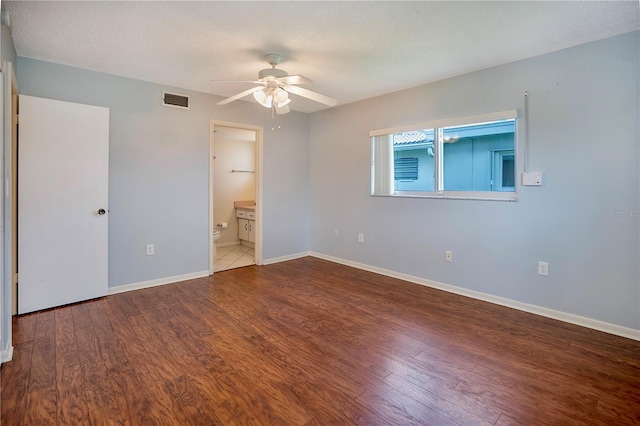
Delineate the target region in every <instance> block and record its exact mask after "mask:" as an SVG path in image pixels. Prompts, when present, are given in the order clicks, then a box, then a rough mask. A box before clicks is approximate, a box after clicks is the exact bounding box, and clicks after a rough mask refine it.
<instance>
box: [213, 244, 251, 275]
mask: <svg viewBox="0 0 640 426" xmlns="http://www.w3.org/2000/svg"><path fill="white" fill-rule="evenodd" d="M255 263H256V262H255V253H254V250H253V249H252V248H251V247H247V246H243V245H237V246H227V247H217V248H216V257H214V258H213V271H214V272H220V271H226V270H227V269H233V268H240V267H242V266H249V265H253V264H255Z"/></svg>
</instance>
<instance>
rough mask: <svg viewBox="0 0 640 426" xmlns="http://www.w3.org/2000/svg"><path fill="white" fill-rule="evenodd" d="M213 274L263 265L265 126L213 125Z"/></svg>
mask: <svg viewBox="0 0 640 426" xmlns="http://www.w3.org/2000/svg"><path fill="white" fill-rule="evenodd" d="M210 130H211V134H210V163H209V179H210V185H209V230H210V232H209V273H210V274H213V273H215V272H221V271H225V270H228V269H233V268H238V267H244V266H249V265H254V264H258V265H259V264H261V263H262V262H261V259H262V232H261V224H262V221H261V218H262V205H261V203H260V200H261V199H262V197H261V195H262V191H261V188H262V187H261V184H260V182H261V167H260V165H261V159H262V128H261V127H258V126H250V125H245V124H239V123H229V122H222V121H215V120H212V121H211V126H210Z"/></svg>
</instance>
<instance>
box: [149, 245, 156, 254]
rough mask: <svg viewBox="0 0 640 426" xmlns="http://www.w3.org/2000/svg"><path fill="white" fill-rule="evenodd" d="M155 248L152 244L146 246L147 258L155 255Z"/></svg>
mask: <svg viewBox="0 0 640 426" xmlns="http://www.w3.org/2000/svg"><path fill="white" fill-rule="evenodd" d="M155 251H156V248H155V247H154V245H153V244H147V256H153V255H154V254H155Z"/></svg>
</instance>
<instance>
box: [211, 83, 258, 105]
mask: <svg viewBox="0 0 640 426" xmlns="http://www.w3.org/2000/svg"><path fill="white" fill-rule="evenodd" d="M262 89H264V86H256V87H252V88H251V89H249V90H245V91H244V92H241V93H238V94H237V95H234V96H231V97H230V98H227V99H224V100H221V101H220V102H218V103H217V104H216V105H226V104H228V103H229V102H233V101H235V100H236V99H240V98H244V97H245V96H247V95H250V94H252V93H254V92H257V91H258V90H262Z"/></svg>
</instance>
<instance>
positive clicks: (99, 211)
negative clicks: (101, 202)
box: [98, 209, 107, 216]
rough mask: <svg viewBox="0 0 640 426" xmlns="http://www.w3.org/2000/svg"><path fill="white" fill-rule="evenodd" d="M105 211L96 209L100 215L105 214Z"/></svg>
mask: <svg viewBox="0 0 640 426" xmlns="http://www.w3.org/2000/svg"><path fill="white" fill-rule="evenodd" d="M106 212H107V211H106V210H105V209H100V210H98V214H99V215H100V216H102V215H103V214H105V213H106Z"/></svg>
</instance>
